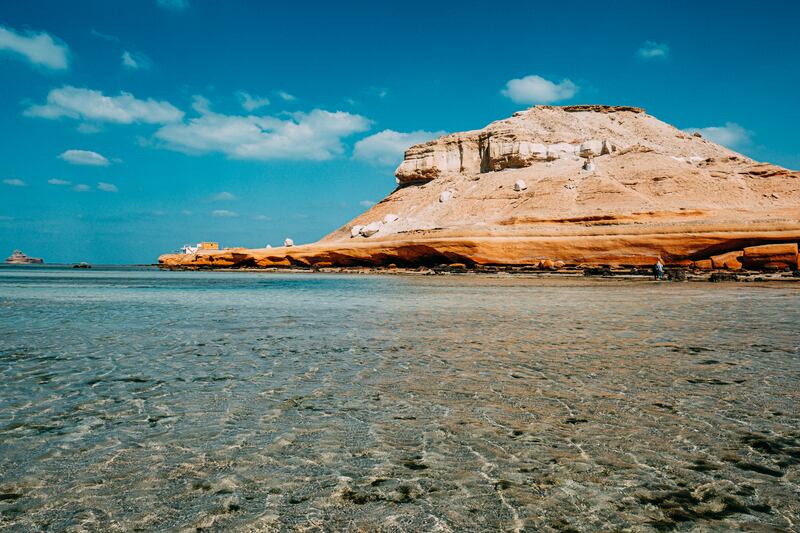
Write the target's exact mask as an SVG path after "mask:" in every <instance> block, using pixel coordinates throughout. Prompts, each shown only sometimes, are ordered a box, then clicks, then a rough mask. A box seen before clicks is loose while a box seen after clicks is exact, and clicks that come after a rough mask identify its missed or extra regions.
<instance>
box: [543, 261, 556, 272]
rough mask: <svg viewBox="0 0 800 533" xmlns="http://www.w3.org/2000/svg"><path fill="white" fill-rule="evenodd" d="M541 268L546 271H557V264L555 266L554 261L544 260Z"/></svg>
mask: <svg viewBox="0 0 800 533" xmlns="http://www.w3.org/2000/svg"><path fill="white" fill-rule="evenodd" d="M539 268H542V269H544V270H555V269H556V264H555V262H553V260H552V259H543V260H542V261H541V262H540V263H539Z"/></svg>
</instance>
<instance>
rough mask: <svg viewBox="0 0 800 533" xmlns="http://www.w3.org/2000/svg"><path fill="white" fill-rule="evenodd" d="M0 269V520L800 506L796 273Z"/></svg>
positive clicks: (377, 520)
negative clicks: (688, 279)
mask: <svg viewBox="0 0 800 533" xmlns="http://www.w3.org/2000/svg"><path fill="white" fill-rule="evenodd" d="M795 287H796V286H794V285H783V286H780V285H776V286H775V287H774V288H759V287H750V286H747V285H744V284H731V285H722V286H720V285H715V284H706V283H702V284H701V283H684V284H668V283H664V284H654V283H650V282H625V283H619V282H613V281H584V280H564V281H556V280H530V279H528V280H525V279H519V278H488V277H473V276H436V277H405V276H348V275H320V274H314V275H279V274H253V273H230V272H211V273H199V272H194V273H192V272H159V271H155V270H146V269H142V270H125V269H116V270H99V269H93V270H90V271H73V270H69V269H63V270H61V269H52V268H50V269H48V268H36V267H34V268H2V269H0V340H1V341H2V343H1V344H0V380H2V383H3V385H2V387H0V513H1V514H0V528H3V529H6V528H7V529H10V530H20V531H27V530H32V529H41V530H44V529H48V530H50V529H52V530H65V529H67V530H97V531H108V530H131V529H134V528H141V529H143V530H163V529H178V530H181V529H195V528H209V529H212V530H231V529H234V530H254V529H255V530H267V531H271V530H358V529H363V530H375V529H383V530H387V531H389V530H391V531H395V530H397V531H419V530H441V531H447V530H453V531H455V530H475V531H477V530H514V529H517V530H521V529H525V530H530V531H533V530H545V531H547V530H550V531H563V530H566V529H570V528H571V529H574V530H579V531H591V530H615V529H617V530H618V529H624V528H630V529H633V530H643V531H647V530H655V529H670V528H676V529H679V530H691V529H692V528H697V527H701V528H708V529H711V530H731V529H734V530H735V529H748V528H751V529H752V528H756V527H762V526H763V527H767V528H769V527H772V528H777V529H778V530H780V529H783V530H787V531H790V530H793V529H796V528H798V527H800V518H798V515H800V505H799V504H798V503H797V502H798V500H800V498H798V497H799V496H800V468H799V466H800V465H799V463H800V414H799V413H798V405H800V402H798V396H800V392H798V384H800V334H799V333H798V331H799V330H800V290H798V289H797V288H795Z"/></svg>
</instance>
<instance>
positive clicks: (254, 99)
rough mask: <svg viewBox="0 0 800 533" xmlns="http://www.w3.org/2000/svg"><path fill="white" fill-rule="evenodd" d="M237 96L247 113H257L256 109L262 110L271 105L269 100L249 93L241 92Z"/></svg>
mask: <svg viewBox="0 0 800 533" xmlns="http://www.w3.org/2000/svg"><path fill="white" fill-rule="evenodd" d="M236 96H238V97H239V102H241V104H242V109H244V110H245V111H248V112H249V111H255V110H256V109H260V108H262V107H264V106H268V105H269V99H268V98H263V97H261V96H253V95H251V94H249V93H246V92H244V91H239V92H238V93H236Z"/></svg>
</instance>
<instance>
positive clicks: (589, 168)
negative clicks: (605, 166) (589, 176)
mask: <svg viewBox="0 0 800 533" xmlns="http://www.w3.org/2000/svg"><path fill="white" fill-rule="evenodd" d="M595 168H596V167H595V166H594V161H592V160H591V159H587V160H586V162H585V163H584V164H583V170H586V171H588V172H594V170H595Z"/></svg>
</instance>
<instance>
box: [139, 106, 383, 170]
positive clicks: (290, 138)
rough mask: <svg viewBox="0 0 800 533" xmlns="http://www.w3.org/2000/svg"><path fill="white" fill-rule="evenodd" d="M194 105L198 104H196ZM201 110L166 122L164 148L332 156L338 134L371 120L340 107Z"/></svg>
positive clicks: (249, 155)
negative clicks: (281, 114) (281, 112)
mask: <svg viewBox="0 0 800 533" xmlns="http://www.w3.org/2000/svg"><path fill="white" fill-rule="evenodd" d="M196 107H197V106H196ZM200 112H201V113H202V115H201V116H200V117H196V118H193V119H190V120H189V121H188V122H184V123H180V124H167V125H166V126H163V127H162V128H161V129H159V130H158V131H157V132H156V134H155V136H156V138H158V139H160V140H161V141H164V145H165V147H166V148H169V149H172V150H177V151H180V152H185V153H189V154H202V153H210V152H220V153H223V154H225V155H227V156H228V157H230V158H232V159H255V160H262V161H263V160H268V159H311V160H323V159H330V158H331V157H333V156H334V155H338V154H341V153H342V152H343V151H344V146H343V145H342V139H343V138H344V137H347V136H349V135H352V134H353V133H358V132H361V131H365V130H367V129H368V128H369V124H370V121H369V120H368V119H366V118H365V117H362V116H360V115H353V114H350V113H346V112H343V111H337V112H334V113H332V112H329V111H323V110H321V109H314V110H313V111H311V112H309V113H291V114H288V115H287V117H289V118H286V119H283V118H277V117H270V116H254V115H247V116H242V115H222V114H218V113H211V112H208V110H207V109H204V110H200Z"/></svg>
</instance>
